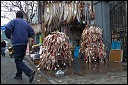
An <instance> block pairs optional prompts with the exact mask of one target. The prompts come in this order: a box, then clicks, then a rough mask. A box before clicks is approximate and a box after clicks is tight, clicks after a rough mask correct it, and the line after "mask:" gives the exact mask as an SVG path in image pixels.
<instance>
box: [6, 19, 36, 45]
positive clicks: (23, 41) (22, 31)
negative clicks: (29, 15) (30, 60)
mask: <svg viewBox="0 0 128 85" xmlns="http://www.w3.org/2000/svg"><path fill="white" fill-rule="evenodd" d="M5 28H6V29H5V35H6V37H7V38H8V39H11V42H12V45H13V46H16V45H27V43H28V38H29V37H32V36H33V35H34V34H35V33H34V30H33V29H32V27H31V26H30V25H29V24H28V23H27V22H26V21H25V20H24V19H22V18H16V19H13V20H11V21H10V22H9V23H8V24H7V25H6V26H5Z"/></svg>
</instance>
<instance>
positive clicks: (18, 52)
mask: <svg viewBox="0 0 128 85" xmlns="http://www.w3.org/2000/svg"><path fill="white" fill-rule="evenodd" d="M13 48H14V59H15V63H16V69H17V73H16V76H22V72H24V73H25V74H26V75H27V76H28V77H30V73H31V72H32V70H31V69H30V68H28V67H27V66H26V65H25V63H24V62H23V59H24V56H25V53H26V48H27V45H17V46H14V47H13Z"/></svg>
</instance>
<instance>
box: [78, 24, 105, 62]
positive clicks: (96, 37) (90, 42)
mask: <svg viewBox="0 0 128 85" xmlns="http://www.w3.org/2000/svg"><path fill="white" fill-rule="evenodd" d="M81 39H82V42H81V48H80V52H81V53H83V54H84V60H85V61H86V62H92V60H93V59H94V60H95V61H96V60H97V58H99V60H100V62H103V61H104V59H105V58H106V47H105V45H104V44H103V39H102V29H101V28H99V27H96V26H89V25H87V26H86V27H85V29H84V30H83V33H82V36H81Z"/></svg>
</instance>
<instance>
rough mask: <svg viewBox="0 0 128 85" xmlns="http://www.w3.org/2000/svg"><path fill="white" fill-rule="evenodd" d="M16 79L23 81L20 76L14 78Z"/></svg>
mask: <svg viewBox="0 0 128 85" xmlns="http://www.w3.org/2000/svg"><path fill="white" fill-rule="evenodd" d="M14 79H17V80H22V77H19V76H14Z"/></svg>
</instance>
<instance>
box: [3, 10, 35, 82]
mask: <svg viewBox="0 0 128 85" xmlns="http://www.w3.org/2000/svg"><path fill="white" fill-rule="evenodd" d="M5 28H6V29H5V35H6V37H7V38H8V39H11V43H12V46H13V48H14V59H15V64H16V69H17V72H16V75H15V77H14V79H18V80H22V72H24V73H25V74H26V75H27V76H28V77H29V82H30V83H31V82H32V81H33V78H34V74H35V71H33V70H31V69H30V68H29V67H27V66H26V65H25V63H24V62H23V59H24V56H25V54H26V48H27V43H28V38H30V37H33V36H34V34H35V32H34V30H33V28H32V27H31V26H30V25H29V24H28V22H27V21H25V20H24V19H23V13H22V11H17V13H16V19H13V20H11V21H10V22H9V23H8V24H7V25H6V26H5Z"/></svg>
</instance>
